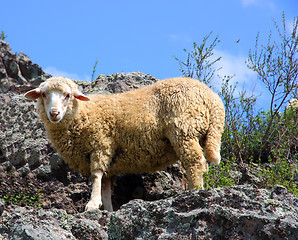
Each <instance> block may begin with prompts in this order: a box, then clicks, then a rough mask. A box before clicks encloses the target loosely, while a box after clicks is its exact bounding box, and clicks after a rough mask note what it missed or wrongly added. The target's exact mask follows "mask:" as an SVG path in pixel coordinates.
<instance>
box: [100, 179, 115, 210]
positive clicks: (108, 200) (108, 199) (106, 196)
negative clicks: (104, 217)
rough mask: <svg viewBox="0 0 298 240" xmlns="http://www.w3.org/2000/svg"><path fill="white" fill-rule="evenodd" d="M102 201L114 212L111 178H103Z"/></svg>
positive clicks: (105, 207)
mask: <svg viewBox="0 0 298 240" xmlns="http://www.w3.org/2000/svg"><path fill="white" fill-rule="evenodd" d="M101 191H102V201H103V206H104V209H105V210H107V211H109V212H112V211H113V205H112V184H111V178H105V177H103V178H102V186H101Z"/></svg>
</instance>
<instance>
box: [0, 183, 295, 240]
mask: <svg viewBox="0 0 298 240" xmlns="http://www.w3.org/2000/svg"><path fill="white" fill-rule="evenodd" d="M0 226H1V227H0V238H1V236H2V237H3V238H5V239H117V240H119V239H252V240H253V239H260V240H261V239H262V240H264V239H293V240H294V239H297V238H296V237H297V235H298V199H297V197H295V196H294V195H292V194H289V193H288V192H287V190H286V189H285V188H284V187H282V186H276V187H274V188H273V189H271V190H265V189H257V188H256V187H255V186H253V185H240V186H235V187H229V188H219V189H213V190H197V191H191V192H185V193H183V194H181V195H179V196H176V197H169V198H167V199H163V200H156V201H144V200H132V201H130V202H129V203H127V204H124V205H123V206H121V208H120V209H119V210H118V211H115V212H112V213H108V212H106V211H100V210H96V211H90V212H85V213H80V214H75V215H69V214H67V213H66V211H64V210H59V209H50V210H44V209H42V208H39V209H33V208H32V207H26V208H24V207H17V206H14V205H12V206H9V207H8V208H7V210H5V211H4V212H3V214H2V217H1V219H0Z"/></svg>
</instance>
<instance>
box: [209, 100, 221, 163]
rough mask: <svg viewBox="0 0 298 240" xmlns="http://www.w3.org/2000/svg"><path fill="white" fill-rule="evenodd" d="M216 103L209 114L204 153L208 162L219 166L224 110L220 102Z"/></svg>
mask: <svg viewBox="0 0 298 240" xmlns="http://www.w3.org/2000/svg"><path fill="white" fill-rule="evenodd" d="M218 98H219V97H218ZM219 100H220V99H219ZM216 103H217V104H216V105H215V106H213V109H211V112H210V122H209V129H208V131H207V134H206V140H205V146H204V152H205V155H206V158H207V160H208V161H210V162H211V163H216V164H219V163H220V160H221V157H220V145H221V135H222V133H223V129H224V121H225V110H224V106H223V103H222V101H221V100H220V101H216Z"/></svg>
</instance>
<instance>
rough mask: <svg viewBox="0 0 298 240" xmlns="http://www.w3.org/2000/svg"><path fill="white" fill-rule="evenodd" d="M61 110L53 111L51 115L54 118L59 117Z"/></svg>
mask: <svg viewBox="0 0 298 240" xmlns="http://www.w3.org/2000/svg"><path fill="white" fill-rule="evenodd" d="M59 114H60V112H59V111H51V112H50V116H51V117H52V118H53V119H57V117H58V116H59Z"/></svg>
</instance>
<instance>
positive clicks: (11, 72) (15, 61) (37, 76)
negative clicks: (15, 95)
mask: <svg viewBox="0 0 298 240" xmlns="http://www.w3.org/2000/svg"><path fill="white" fill-rule="evenodd" d="M49 77H50V75H48V74H46V73H44V72H43V71H42V69H41V67H40V66H38V65H37V64H35V63H32V62H31V60H30V58H29V57H28V56H27V55H25V54H24V53H22V52H21V53H19V54H16V53H13V52H12V51H11V49H10V47H9V45H8V43H6V42H4V41H2V40H0V92H11V91H13V92H22V91H26V90H28V89H29V88H32V86H38V85H39V84H40V83H41V82H42V81H45V80H46V79H47V78H49Z"/></svg>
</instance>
